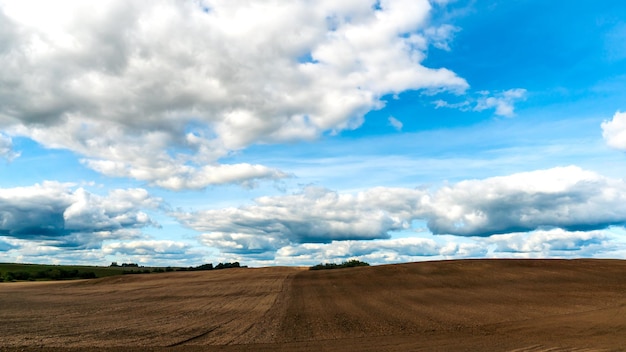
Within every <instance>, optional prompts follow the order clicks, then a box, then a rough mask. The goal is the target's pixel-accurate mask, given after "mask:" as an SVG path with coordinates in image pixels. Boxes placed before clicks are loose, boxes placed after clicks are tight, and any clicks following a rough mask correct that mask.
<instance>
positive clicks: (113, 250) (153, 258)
mask: <svg viewBox="0 0 626 352" xmlns="http://www.w3.org/2000/svg"><path fill="white" fill-rule="evenodd" d="M102 254H103V255H107V256H109V257H111V258H118V260H121V261H125V262H134V263H140V264H143V265H152V264H155V263H157V265H163V263H170V265H176V263H178V264H182V263H184V264H183V265H191V264H190V263H192V264H193V265H199V264H201V262H202V254H201V253H199V252H198V251H197V250H195V249H194V248H193V247H192V246H191V245H190V244H188V243H183V242H176V241H170V240H135V241H126V242H111V243H104V244H103V245H102Z"/></svg>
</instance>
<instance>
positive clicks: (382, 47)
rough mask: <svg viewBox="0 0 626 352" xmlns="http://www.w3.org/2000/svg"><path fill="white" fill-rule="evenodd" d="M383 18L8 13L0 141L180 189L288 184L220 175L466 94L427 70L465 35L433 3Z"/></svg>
mask: <svg viewBox="0 0 626 352" xmlns="http://www.w3.org/2000/svg"><path fill="white" fill-rule="evenodd" d="M374 3H375V2H374V1H369V2H368V1H351V2H337V1H319V2H316V4H315V6H311V5H310V3H309V2H308V1H305V0H298V1H290V2H272V1H257V2H239V1H223V0H202V1H191V0H188V1H174V0H164V1H147V0H146V1H133V2H128V1H121V0H114V1H106V2H101V3H98V4H97V6H94V5H93V4H87V3H84V2H82V1H72V0H63V1H55V2H49V1H36V0H25V1H19V2H15V1H0V66H1V67H3V71H2V74H1V75H0V121H1V122H0V129H4V130H5V131H7V133H10V134H12V135H20V136H26V137H29V138H32V139H34V140H36V141H38V142H39V143H41V144H43V145H44V146H46V147H50V148H65V149H70V150H72V151H74V152H76V153H78V154H80V155H82V156H83V157H84V163H85V165H87V166H88V167H91V168H93V169H94V170H96V171H98V172H101V173H103V174H106V175H109V176H121V177H131V178H135V179H138V180H143V181H147V182H149V183H151V184H155V185H158V186H161V187H166V188H170V189H183V188H202V187H205V186H207V185H211V184H221V183H239V182H246V181H248V180H253V179H277V178H281V177H285V176H287V175H285V174H284V173H282V172H280V171H278V170H274V169H271V168H268V167H265V166H262V165H251V164H237V165H221V164H220V159H221V158H224V157H226V156H228V155H229V153H231V152H233V151H237V150H240V149H242V148H245V147H247V146H249V145H251V144H254V143H277V142H284V141H292V140H302V139H305V140H309V139H313V138H316V137H317V136H319V135H320V134H321V133H324V132H328V131H331V132H332V131H340V130H343V129H351V128H355V127H358V126H359V125H360V124H361V123H362V119H363V116H364V115H365V114H366V113H367V112H368V111H370V110H372V109H377V108H380V107H382V106H383V105H384V103H383V102H382V101H381V97H382V96H384V95H386V94H396V93H399V92H402V91H406V90H415V89H433V90H437V91H440V90H449V91H453V92H462V91H463V90H465V89H466V88H467V86H468V85H467V83H466V82H465V80H463V79H462V78H460V77H458V76H457V75H456V74H455V73H453V72H451V71H450V70H447V69H445V68H428V67H425V66H424V65H422V61H423V60H424V58H425V52H426V50H427V49H428V47H429V45H435V46H438V47H442V48H445V46H446V45H447V44H446V43H447V40H448V38H449V37H450V36H451V35H452V34H453V32H454V30H453V29H452V28H451V27H446V26H442V27H440V28H432V27H429V24H428V17H429V13H430V11H431V5H430V3H429V2H428V1H427V0H419V1H406V0H388V1H382V2H380V6H373V5H374ZM276 38H280V40H276ZM103 131H106V133H103Z"/></svg>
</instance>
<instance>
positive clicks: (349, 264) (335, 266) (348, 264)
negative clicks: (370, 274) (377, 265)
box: [309, 259, 369, 270]
mask: <svg viewBox="0 0 626 352" xmlns="http://www.w3.org/2000/svg"><path fill="white" fill-rule="evenodd" d="M356 266H369V263H366V262H362V261H360V260H356V259H352V260H348V261H345V262H342V263H341V264H336V263H325V264H321V263H320V264H317V265H314V266H312V267H310V268H309V270H327V269H342V268H352V267H356Z"/></svg>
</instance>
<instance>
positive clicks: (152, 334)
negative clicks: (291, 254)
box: [0, 260, 626, 352]
mask: <svg viewBox="0 0 626 352" xmlns="http://www.w3.org/2000/svg"><path fill="white" fill-rule="evenodd" d="M0 323H1V324H2V325H1V328H0V351H44V352H45V351H76V352H77V351H96V350H99V351H100V350H104V351H155V352H160V351H342V352H345V351H626V261H618V260H461V261H443V262H423V263H410V264H398V265H385V266H375V267H358V268H348V269H337V270H322V271H307V270H302V269H298V268H280V267H276V268H261V269H228V270H215V271H204V272H173V273H162V274H145V275H126V276H119V277H110V278H104V279H95V280H82V281H66V282H26V283H2V284H0Z"/></svg>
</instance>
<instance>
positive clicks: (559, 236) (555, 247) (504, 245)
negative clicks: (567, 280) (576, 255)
mask: <svg viewBox="0 0 626 352" xmlns="http://www.w3.org/2000/svg"><path fill="white" fill-rule="evenodd" d="M607 240H608V236H607V235H606V234H604V233H603V232H602V231H588V232H585V231H565V230H563V229H551V230H547V231H542V230H539V231H532V232H529V233H510V234H504V235H495V236H492V237H490V238H489V239H488V240H486V242H488V243H491V244H495V245H496V249H495V251H496V252H504V253H522V254H531V255H532V256H534V257H551V256H555V255H558V254H561V255H563V254H564V253H568V252H581V251H583V250H584V249H585V248H586V247H589V246H599V245H602V244H603V243H604V242H605V241H607Z"/></svg>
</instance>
